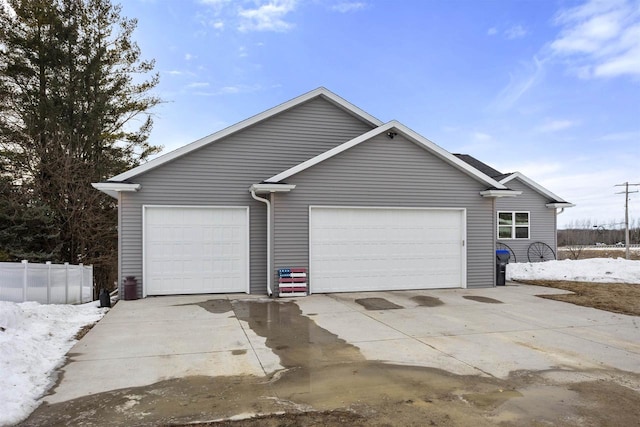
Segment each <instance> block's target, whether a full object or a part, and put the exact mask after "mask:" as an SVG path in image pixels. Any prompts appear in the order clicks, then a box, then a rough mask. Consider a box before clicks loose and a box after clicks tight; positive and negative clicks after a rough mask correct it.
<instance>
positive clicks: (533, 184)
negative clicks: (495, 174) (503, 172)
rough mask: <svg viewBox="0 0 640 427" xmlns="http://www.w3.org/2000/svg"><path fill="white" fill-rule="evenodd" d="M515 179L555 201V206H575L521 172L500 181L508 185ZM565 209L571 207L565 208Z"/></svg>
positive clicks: (511, 174)
mask: <svg viewBox="0 0 640 427" xmlns="http://www.w3.org/2000/svg"><path fill="white" fill-rule="evenodd" d="M514 179H519V180H520V181H522V182H524V183H525V184H526V185H528V186H529V187H531V188H533V189H534V190H535V191H537V192H538V193H540V194H542V195H543V196H545V197H547V198H549V199H551V200H552V201H553V203H555V204H567V205H571V206H575V205H573V204H572V203H569V202H567V201H566V200H564V199H563V198H562V197H559V196H557V195H555V194H554V193H552V192H551V191H549V190H547V189H546V188H544V187H543V186H542V185H540V184H538V183H537V182H535V181H534V180H532V179H531V178H527V177H526V176H525V175H523V174H521V173H520V172H513V173H510V174H508V176H507V177H506V178H503V179H501V180H500V183H502V184H505V185H506V184H507V183H508V182H510V181H512V180H514ZM565 207H570V206H565Z"/></svg>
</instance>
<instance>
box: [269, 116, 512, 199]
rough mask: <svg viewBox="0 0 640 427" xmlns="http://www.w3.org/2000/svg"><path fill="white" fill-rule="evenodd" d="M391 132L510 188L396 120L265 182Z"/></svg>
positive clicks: (484, 179) (490, 182) (489, 181)
mask: <svg viewBox="0 0 640 427" xmlns="http://www.w3.org/2000/svg"><path fill="white" fill-rule="evenodd" d="M391 130H395V131H397V132H398V133H401V134H402V135H403V136H404V137H406V138H407V139H409V140H410V141H412V142H413V143H415V144H417V145H419V146H421V147H422V148H424V149H426V150H427V151H430V152H431V153H433V154H435V155H436V156H438V157H440V158H441V159H442V160H444V161H446V162H448V163H450V164H452V165H453V166H455V167H457V168H458V169H461V170H462V171H463V172H466V173H467V174H469V175H471V176H473V177H475V178H476V179H478V180H480V181H482V182H484V183H486V184H488V185H489V186H491V187H494V188H496V189H500V190H508V188H507V187H506V186H504V185H502V184H501V183H499V182H498V181H496V180H495V179H493V178H491V177H489V176H487V175H485V174H483V173H482V172H480V171H479V170H477V169H476V168H474V167H473V166H471V165H469V164H468V163H466V162H464V161H462V160H460V159H458V158H457V157H456V156H454V155H453V154H451V153H449V152H448V151H447V150H445V149H443V148H441V147H440V146H438V145H436V144H435V143H433V142H431V141H429V140H428V139H427V138H425V137H423V136H422V135H420V134H418V133H417V132H414V131H413V130H411V129H409V128H408V127H406V126H405V125H403V124H402V123H400V122H398V121H396V120H392V121H390V122H388V123H385V124H384V125H382V126H379V127H377V128H375V129H372V130H370V131H369V132H366V133H363V134H362V135H360V136H358V137H356V138H354V139H352V140H351V141H347V142H345V143H344V144H341V145H338V146H337V147H334V148H332V149H331V150H328V151H325V152H324V153H322V154H319V155H317V156H316V157H313V158H311V159H309V160H307V161H305V162H302V163H300V164H298V165H296V166H294V167H292V168H289V169H287V170H285V171H283V172H280V173H279V174H277V175H274V176H272V177H271V178H268V179H266V180H265V182H279V181H282V180H283V179H286V178H289V177H290V176H292V175H295V174H297V173H300V172H302V171H303V170H305V169H308V168H310V167H312V166H315V165H317V164H318V163H321V162H323V161H325V160H327V159H330V158H331V157H333V156H335V155H337V154H340V153H342V152H344V151H346V150H348V149H350V148H352V147H355V146H356V145H358V144H360V143H362V142H364V141H367V140H369V139H371V138H373V137H375V136H378V135H380V134H383V133H387V132H390V131H391Z"/></svg>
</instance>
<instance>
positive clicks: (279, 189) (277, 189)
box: [249, 183, 296, 194]
mask: <svg viewBox="0 0 640 427" xmlns="http://www.w3.org/2000/svg"><path fill="white" fill-rule="evenodd" d="M294 188H296V186H295V185H293V184H271V183H270V184H253V185H252V186H251V187H249V191H254V192H255V193H256V194H260V193H287V192H289V191H291V190H293V189H294Z"/></svg>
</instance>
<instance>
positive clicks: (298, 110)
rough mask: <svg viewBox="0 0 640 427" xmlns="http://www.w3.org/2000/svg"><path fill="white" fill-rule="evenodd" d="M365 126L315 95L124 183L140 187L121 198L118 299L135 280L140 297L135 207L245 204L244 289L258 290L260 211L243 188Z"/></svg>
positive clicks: (262, 275)
mask: <svg viewBox="0 0 640 427" xmlns="http://www.w3.org/2000/svg"><path fill="white" fill-rule="evenodd" d="M371 128H372V126H371V125H369V124H367V123H365V122H363V121H361V120H359V119H358V118H356V117H354V116H352V115H351V114H349V113H347V112H346V111H344V110H342V109H340V108H339V107H337V106H335V105H334V104H332V103H330V102H328V101H326V100H324V99H322V98H315V99H313V100H310V101H309V102H306V103H304V104H301V105H298V106H296V107H295V108H293V109H290V110H288V111H285V112H283V113H281V114H279V115H277V116H274V117H271V118H270V119H269V120H266V121H263V122H260V123H257V124H255V125H253V126H251V127H249V128H247V129H244V130H242V131H239V132H236V133H234V134H233V135H230V136H228V137H226V138H224V139H221V140H219V141H216V142H214V143H212V144H209V145H207V146H205V147H202V148H201V149H199V150H197V151H195V152H191V153H189V154H187V155H185V156H182V157H180V158H177V159H175V160H173V161H171V162H169V163H166V164H164V165H162V166H160V167H158V168H155V169H152V170H150V171H148V172H146V173H144V174H143V175H140V176H138V177H135V178H133V179H131V182H134V183H138V184H141V185H142V188H141V190H140V191H139V192H136V193H121V194H122V198H121V203H120V211H119V215H120V233H119V234H120V239H121V240H120V242H119V247H120V257H119V259H120V265H119V271H120V278H119V283H120V287H121V288H120V292H121V295H123V291H124V290H123V289H122V283H123V279H124V277H126V276H135V277H136V279H137V280H138V292H139V296H142V287H143V285H144V283H143V276H142V270H143V265H142V256H143V255H142V206H143V205H185V206H186V205H195V206H249V211H250V214H249V221H250V231H249V233H250V246H251V249H250V266H249V268H250V289H251V292H252V293H266V210H265V209H266V206H265V204H264V203H261V202H258V201H255V200H253V199H252V198H251V195H250V193H249V187H250V186H251V184H256V183H260V182H261V181H263V180H265V179H267V178H269V177H271V176H273V175H275V174H277V173H279V172H282V171H283V170H286V169H288V168H290V167H292V166H295V165H296V164H299V163H301V162H303V161H305V160H307V159H309V158H311V157H314V156H316V155H318V154H320V153H322V152H324V151H327V150H329V149H331V148H333V147H335V146H337V145H339V144H342V143H344V142H346V141H348V140H350V139H352V138H354V137H356V136H358V135H360V134H362V133H364V132H367V131H369V130H371Z"/></svg>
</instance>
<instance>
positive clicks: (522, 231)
mask: <svg viewBox="0 0 640 427" xmlns="http://www.w3.org/2000/svg"><path fill="white" fill-rule="evenodd" d="M529 224H530V223H529V212H498V239H528V238H529Z"/></svg>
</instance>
